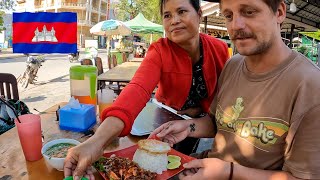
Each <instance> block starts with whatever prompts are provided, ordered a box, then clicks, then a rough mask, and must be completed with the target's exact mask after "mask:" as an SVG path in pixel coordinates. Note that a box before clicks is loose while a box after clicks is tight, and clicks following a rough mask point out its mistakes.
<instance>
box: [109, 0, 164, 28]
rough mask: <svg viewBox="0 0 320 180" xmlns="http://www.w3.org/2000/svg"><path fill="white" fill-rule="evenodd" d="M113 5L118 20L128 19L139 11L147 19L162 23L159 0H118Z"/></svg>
mask: <svg viewBox="0 0 320 180" xmlns="http://www.w3.org/2000/svg"><path fill="white" fill-rule="evenodd" d="M113 7H114V8H115V9H116V12H117V13H116V16H117V19H118V20H121V21H128V20H130V19H133V18H134V17H136V15H138V14H139V12H141V13H142V14H143V15H144V16H145V18H147V19H148V20H150V21H152V22H154V23H157V24H162V20H161V16H160V10H159V0H148V1H146V0H119V3H118V4H114V5H113Z"/></svg>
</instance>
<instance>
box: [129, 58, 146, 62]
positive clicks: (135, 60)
mask: <svg viewBox="0 0 320 180" xmlns="http://www.w3.org/2000/svg"><path fill="white" fill-rule="evenodd" d="M143 59H144V58H133V59H131V60H129V61H130V62H142V61H143Z"/></svg>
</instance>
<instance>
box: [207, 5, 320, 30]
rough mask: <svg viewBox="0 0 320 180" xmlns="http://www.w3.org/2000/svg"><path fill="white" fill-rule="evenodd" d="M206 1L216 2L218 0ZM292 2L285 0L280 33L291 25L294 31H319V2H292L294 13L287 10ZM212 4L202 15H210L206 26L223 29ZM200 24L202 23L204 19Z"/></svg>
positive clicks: (219, 17)
mask: <svg viewBox="0 0 320 180" xmlns="http://www.w3.org/2000/svg"><path fill="white" fill-rule="evenodd" d="M206 1H207V2H218V1H219V0H206ZM292 2H293V0H285V3H286V5H287V18H286V20H285V22H284V23H283V25H282V31H290V30H291V25H292V24H294V25H295V31H317V30H318V29H320V0H294V3H295V4H296V6H297V11H296V12H291V11H290V10H289V9H290V4H291V3H292ZM205 4H206V3H205ZM210 4H211V5H210ZM212 4H216V3H207V4H206V6H205V7H207V9H205V10H204V15H207V14H210V15H208V16H207V21H208V25H215V26H221V27H225V22H224V18H223V17H222V16H220V14H219V13H220V11H219V9H218V10H216V7H218V5H215V6H214V7H213V5H212ZM209 7H210V8H209ZM209 12H210V13H209ZM202 22H204V18H203V21H202Z"/></svg>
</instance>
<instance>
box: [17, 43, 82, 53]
mask: <svg viewBox="0 0 320 180" xmlns="http://www.w3.org/2000/svg"><path fill="white" fill-rule="evenodd" d="M76 52H77V44H76V43H75V44H67V43H59V44H46V43H42V44H27V43H16V44H13V53H76Z"/></svg>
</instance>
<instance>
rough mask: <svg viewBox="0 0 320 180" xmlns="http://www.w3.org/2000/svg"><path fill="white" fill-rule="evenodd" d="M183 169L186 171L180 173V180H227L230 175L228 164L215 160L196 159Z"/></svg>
mask: <svg viewBox="0 0 320 180" xmlns="http://www.w3.org/2000/svg"><path fill="white" fill-rule="evenodd" d="M183 167H184V168H186V170H185V171H183V172H182V173H180V175H179V179H180V180H192V179H195V180H199V179H201V180H216V179H228V178H229V175H230V163H229V162H226V161H222V160H220V159H217V158H206V159H196V160H193V161H190V162H189V163H186V164H184V165H183Z"/></svg>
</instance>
